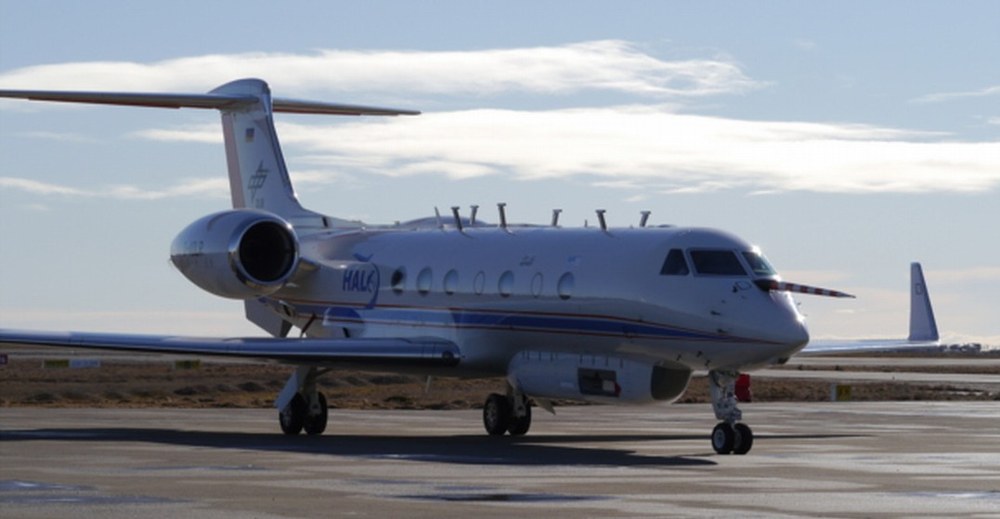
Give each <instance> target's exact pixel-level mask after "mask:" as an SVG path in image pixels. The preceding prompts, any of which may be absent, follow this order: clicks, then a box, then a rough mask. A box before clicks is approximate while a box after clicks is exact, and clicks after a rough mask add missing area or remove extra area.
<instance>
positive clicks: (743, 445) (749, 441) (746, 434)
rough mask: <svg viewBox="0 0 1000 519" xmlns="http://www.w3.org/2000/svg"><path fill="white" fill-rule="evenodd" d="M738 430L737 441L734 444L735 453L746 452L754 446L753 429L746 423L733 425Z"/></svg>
mask: <svg viewBox="0 0 1000 519" xmlns="http://www.w3.org/2000/svg"><path fill="white" fill-rule="evenodd" d="M733 430H734V431H735V432H736V442H735V443H734V445H733V454H746V453H748V452H750V447H753V431H752V430H751V429H750V426H748V425H747V424H745V423H738V424H736V425H734V426H733Z"/></svg>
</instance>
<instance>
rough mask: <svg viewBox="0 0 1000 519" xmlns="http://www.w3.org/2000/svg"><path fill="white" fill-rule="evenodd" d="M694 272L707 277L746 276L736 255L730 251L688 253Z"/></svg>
mask: <svg viewBox="0 0 1000 519" xmlns="http://www.w3.org/2000/svg"><path fill="white" fill-rule="evenodd" d="M690 254H691V261H692V262H693V263H694V270H695V272H697V273H698V274H702V275H707V276H741V277H743V276H746V275H747V272H746V270H744V269H743V265H742V264H741V263H740V260H739V258H737V257H736V253H735V252H733V251H731V250H692V251H690Z"/></svg>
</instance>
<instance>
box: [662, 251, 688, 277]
mask: <svg viewBox="0 0 1000 519" xmlns="http://www.w3.org/2000/svg"><path fill="white" fill-rule="evenodd" d="M690 272H691V271H690V270H689V269H688V264H687V260H685V259H684V252H683V251H681V250H680V249H670V252H668V253H667V259H666V260H665V261H664V262H663V267H662V268H660V275H661V276H686V275H688V274H689V273H690Z"/></svg>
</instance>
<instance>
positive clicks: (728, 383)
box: [708, 370, 753, 454]
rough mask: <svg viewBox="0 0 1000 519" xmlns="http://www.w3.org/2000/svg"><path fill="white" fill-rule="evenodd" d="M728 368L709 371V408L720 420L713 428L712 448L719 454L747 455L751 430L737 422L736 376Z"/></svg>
mask: <svg viewBox="0 0 1000 519" xmlns="http://www.w3.org/2000/svg"><path fill="white" fill-rule="evenodd" d="M738 375H739V373H736V372H731V371H715V370H712V371H709V372H708V380H709V390H710V392H711V394H712V410H714V411H715V417H716V418H718V419H719V420H722V422H720V423H719V424H718V425H716V426H715V428H714V429H712V448H713V449H715V452H717V453H719V454H746V453H748V452H750V448H751V447H753V431H752V430H751V429H750V427H749V426H748V425H746V424H744V423H741V422H740V419H742V418H743V412H742V411H740V409H739V407H737V400H736V377H737V376H738Z"/></svg>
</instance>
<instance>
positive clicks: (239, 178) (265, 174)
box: [210, 79, 310, 219]
mask: <svg viewBox="0 0 1000 519" xmlns="http://www.w3.org/2000/svg"><path fill="white" fill-rule="evenodd" d="M210 93H211V94H223V95H245V96H252V97H255V98H256V99H257V102H255V103H249V104H240V105H237V106H234V107H232V108H220V110H221V112H222V133H223V136H224V139H225V144H226V164H227V166H228V168H229V188H230V191H231V194H232V199H233V207H234V208H237V209H239V208H251V209H261V210H264V211H268V212H271V213H274V214H277V215H279V216H282V217H286V218H293V219H294V218H297V217H302V216H307V215H309V214H310V213H309V212H307V211H306V210H305V209H303V208H302V206H301V205H300V204H299V202H298V199H296V197H295V192H294V190H293V189H292V182H291V179H290V178H289V177H288V169H287V168H286V167H285V159H284V156H283V155H282V154H281V146H280V145H279V144H278V135H277V133H276V132H275V129H274V118H273V117H272V110H271V91H270V88H268V86H267V83H265V82H263V81H261V80H259V79H241V80H238V81H233V82H231V83H226V84H225V85H222V86H220V87H218V88H216V89H215V90H212V91H211V92H210Z"/></svg>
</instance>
